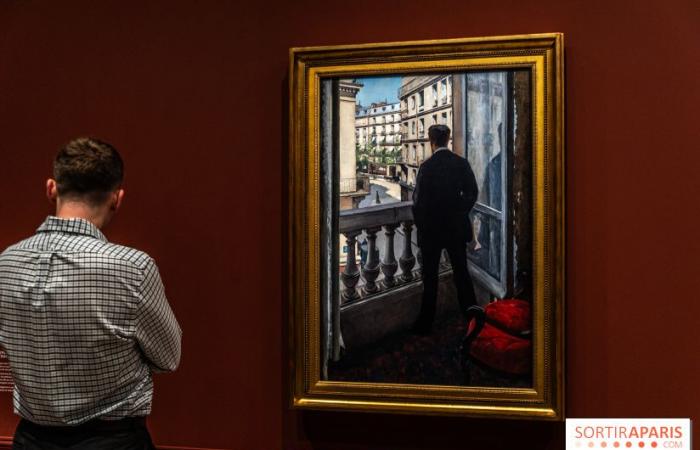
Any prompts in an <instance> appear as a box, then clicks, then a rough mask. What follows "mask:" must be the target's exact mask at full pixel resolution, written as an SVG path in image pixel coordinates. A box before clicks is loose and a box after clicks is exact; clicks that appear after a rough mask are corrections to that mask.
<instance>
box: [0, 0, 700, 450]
mask: <svg viewBox="0 0 700 450" xmlns="http://www.w3.org/2000/svg"><path fill="white" fill-rule="evenodd" d="M698 23H700V11H699V4H698V2H697V0H666V1H663V2H657V1H652V0H645V1H636V2H628V1H622V0H607V1H597V0H585V1H583V0H581V1H563V0H532V1H522V0H518V1H511V0H504V1H500V2H498V1H492V2H485V1H472V0H469V1H465V0H450V1H433V2H417V1H403V2H377V1H364V0H360V1H353V2H350V1H344V2H330V1H327V0H326V1H324V0H313V1H304V2H302V1H295V2H279V3H278V4H272V3H270V2H245V3H244V2H234V1H230V2H214V1H206V2H194V1H177V2H173V1H159V2H154V1H148V2H142V1H125V0H120V1H104V0H103V1H100V2H93V1H79V2H77V1H62V2H56V1H49V0H45V1H29V0H27V1H11V0H8V1H4V2H2V3H0V193H1V195H0V247H3V248H4V247H5V246H6V245H8V244H10V243H12V242H14V241H16V240H19V239H20V238H22V237H25V236H27V235H29V234H31V233H32V231H33V229H34V228H35V227H36V226H37V225H38V224H39V223H40V222H41V221H42V219H43V218H44V216H45V215H47V214H48V213H49V212H50V209H49V207H48V205H47V204H46V202H45V201H44V199H43V183H44V179H45V178H46V177H47V175H48V174H49V169H50V159H51V157H52V155H53V153H54V152H55V151H56V149H57V147H58V146H59V145H60V144H62V143H64V142H65V141H67V140H68V139H70V138H72V137H75V136H78V135H84V134H89V135H95V136H99V137H102V138H103V139H106V140H108V141H111V142H113V143H114V144H115V145H116V146H117V147H118V148H119V149H120V150H121V151H122V153H123V155H124V157H125V159H126V164H127V189H128V193H127V198H126V202H125V205H124V209H123V211H122V214H121V215H120V216H119V217H118V219H117V220H116V223H114V225H113V227H111V228H110V229H108V230H107V232H108V236H109V237H110V239H112V240H113V241H116V242H119V243H123V244H127V245H133V246H136V247H140V248H142V249H144V250H146V251H148V252H149V253H150V254H151V255H152V256H154V257H155V258H156V260H157V261H158V263H159V265H160V268H161V272H162V275H163V278H164V281H165V283H166V286H167V293H168V295H169V297H170V300H171V303H172V305H173V307H174V309H175V311H176V314H177V316H178V318H179V320H180V322H181V325H182V328H183V329H184V356H183V360H182V366H181V368H180V370H179V371H178V372H177V373H175V374H171V375H161V376H158V377H157V381H156V399H155V403H154V410H153V415H152V420H151V427H152V430H153V434H154V436H155V439H156V441H157V442H158V443H160V444H163V445H177V446H192V447H210V448H227V449H243V450H275V449H281V448H284V449H348V450H349V449H353V450H355V449H358V450H359V449H377V450H379V449H381V450H407V449H430V450H443V449H451V448H489V449H512V448H532V449H540V448H551V449H560V448H563V428H562V425H561V424H550V423H534V422H496V421H474V420H468V419H455V418H451V419H441V418H434V417H432V418H420V417H392V416H385V415H362V414H344V413H290V412H288V411H287V409H286V406H285V405H286V403H285V401H284V400H283V399H284V393H283V386H284V374H283V373H282V371H283V368H284V367H285V362H284V361H285V360H284V356H283V354H282V352H283V348H284V343H285V342H286V337H285V336H284V330H283V324H284V321H283V314H284V313H283V302H284V300H283V295H284V292H283V291H284V288H283V286H284V274H283V273H282V272H283V271H284V269H285V267H284V265H283V263H282V252H283V250H282V249H283V246H284V242H283V239H282V236H283V230H284V227H285V224H284V220H285V213H284V209H283V208H284V207H283V204H284V203H283V193H282V192H283V187H284V186H285V181H284V162H285V157H286V156H285V155H286V152H287V149H286V138H285V136H286V133H287V129H286V108H287V97H286V91H287V87H286V86H287V84H286V83H287V81H286V75H287V64H288V53H287V51H288V48H289V47H290V46H298V45H320V44H346V43H363V42H372V41H391V40H412V39H434V38H452V37H466V36H481V35H499V34H517V33H535V32H549V31H561V32H564V33H565V34H566V69H567V70H566V76H567V80H566V82H567V88H566V95H567V99H566V100H567V108H566V113H567V123H568V136H567V157H568V165H567V176H568V193H567V204H568V232H569V234H568V239H567V245H568V260H567V264H568V274H567V275H568V280H567V287H568V299H567V300H568V314H567V316H568V331H567V340H568V346H567V350H568V383H569V384H568V389H567V395H568V407H567V414H568V415H569V416H571V417H585V416H593V417H602V416H611V417H615V416H623V417H624V416H638V417H689V416H690V417H694V418H696V419H697V418H698V415H699V414H700V406H699V405H700V394H699V392H700V389H698V386H697V383H698V379H699V378H700V377H699V376H698V375H700V366H699V365H700V358H698V352H699V351H700V344H699V341H700V339H699V338H698V331H697V327H698V325H700V320H698V315H699V314H700V306H699V305H700V301H699V299H698V295H699V292H700V276H698V269H699V268H700V263H698V255H699V254H700V240H699V239H698V238H697V229H698V227H699V226H700V208H699V207H698V204H699V203H700V202H699V201H698V197H699V196H700V181H699V180H700V176H699V175H698V173H697V172H698V170H699V169H700V152H699V151H698V150H699V148H698V143H699V142H700V132H699V131H698V130H700V126H698V124H697V120H698V105H700V95H699V94H700V89H699V87H698V85H699V83H698V81H697V76H698V73H700V54H699V51H698V49H699V46H698V43H699V42H700V27H698ZM0 407H1V410H0V435H8V434H11V433H12V429H13V426H14V419H12V418H11V413H10V407H9V403H8V402H7V401H4V402H2V404H0ZM696 423H697V422H696ZM695 431H696V433H697V432H698V431H700V430H699V429H698V426H697V425H696V426H695Z"/></svg>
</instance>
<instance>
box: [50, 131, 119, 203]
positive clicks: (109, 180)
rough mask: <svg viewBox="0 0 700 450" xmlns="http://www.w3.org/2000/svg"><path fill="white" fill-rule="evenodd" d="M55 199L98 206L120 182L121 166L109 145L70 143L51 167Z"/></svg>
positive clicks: (87, 141)
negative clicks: (84, 202) (56, 196)
mask: <svg viewBox="0 0 700 450" xmlns="http://www.w3.org/2000/svg"><path fill="white" fill-rule="evenodd" d="M53 177H54V179H55V180H56V185H57V189H58V195H59V196H61V197H64V198H72V199H80V200H82V201H86V202H88V203H91V204H99V203H102V202H103V201H105V200H106V199H107V196H108V194H109V193H110V192H113V191H114V190H115V189H117V188H118V187H119V186H120V185H121V183H122V181H123V180H124V163H123V161H122V158H121V156H120V155H119V152H117V150H116V149H115V148H114V147H113V146H111V145H110V144H108V143H106V142H103V141H100V140H98V139H92V138H87V137H81V138H78V139H75V140H73V141H70V142H69V143H68V144H66V145H65V146H64V147H63V148H62V149H61V150H59V152H58V154H57V155H56V159H55V160H54V164H53Z"/></svg>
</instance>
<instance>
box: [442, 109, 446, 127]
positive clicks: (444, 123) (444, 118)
mask: <svg viewBox="0 0 700 450" xmlns="http://www.w3.org/2000/svg"><path fill="white" fill-rule="evenodd" d="M441 123H442V124H443V125H447V113H446V112H444V113H442V121H441Z"/></svg>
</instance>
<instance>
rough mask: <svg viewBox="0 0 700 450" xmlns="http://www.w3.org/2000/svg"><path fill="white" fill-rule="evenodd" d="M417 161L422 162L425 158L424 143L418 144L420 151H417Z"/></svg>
mask: <svg viewBox="0 0 700 450" xmlns="http://www.w3.org/2000/svg"><path fill="white" fill-rule="evenodd" d="M418 158H419V159H418V162H419V163H420V162H422V161H423V160H424V159H425V145H424V144H421V145H420V153H418Z"/></svg>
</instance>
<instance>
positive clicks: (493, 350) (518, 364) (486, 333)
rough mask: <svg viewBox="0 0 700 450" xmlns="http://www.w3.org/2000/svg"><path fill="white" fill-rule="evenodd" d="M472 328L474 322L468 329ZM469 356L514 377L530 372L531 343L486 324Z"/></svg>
mask: <svg viewBox="0 0 700 450" xmlns="http://www.w3.org/2000/svg"><path fill="white" fill-rule="evenodd" d="M473 327H474V321H473V320H472V321H471V323H470V324H469V329H470V330H471V329H472V328H473ZM469 354H470V356H471V357H472V358H473V359H475V360H477V361H479V362H481V363H483V364H485V365H487V366H488V367H491V368H493V369H496V370H500V371H501V372H506V373H510V374H515V375H522V374H527V373H530V371H531V370H532V341H531V340H530V339H523V338H521V337H517V336H513V335H511V334H508V333H506V332H504V331H502V330H500V329H498V328H496V327H494V326H493V325H491V324H489V323H486V324H484V328H483V329H482V330H481V333H479V336H477V337H476V339H475V340H474V341H473V342H472V344H471V346H470V348H469Z"/></svg>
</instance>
